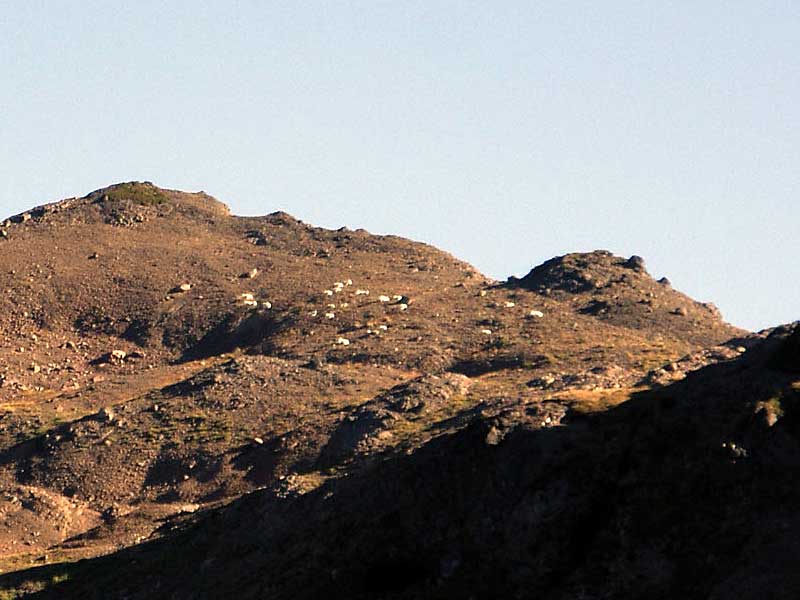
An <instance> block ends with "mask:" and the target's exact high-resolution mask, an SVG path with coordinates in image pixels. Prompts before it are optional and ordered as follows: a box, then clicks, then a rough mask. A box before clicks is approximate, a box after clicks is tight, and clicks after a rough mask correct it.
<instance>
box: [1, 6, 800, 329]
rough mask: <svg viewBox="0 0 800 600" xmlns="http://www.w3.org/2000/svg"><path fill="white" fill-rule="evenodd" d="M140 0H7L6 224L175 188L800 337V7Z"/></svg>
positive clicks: (253, 210)
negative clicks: (692, 307) (665, 286)
mask: <svg viewBox="0 0 800 600" xmlns="http://www.w3.org/2000/svg"><path fill="white" fill-rule="evenodd" d="M127 4H128V5H129V6H122V3H112V2H97V1H82V2H62V1H56V0H52V1H48V2H41V1H38V2H37V1H32V0H29V1H24V2H23V1H11V2H2V3H0V217H3V216H7V215H10V214H13V213H16V212H19V211H21V210H23V209H25V208H28V207H30V206H33V205H36V204H41V203H44V202H48V201H52V200H56V199H59V198H63V197H68V196H75V195H83V194H85V193H87V192H89V191H91V190H93V189H96V188H99V187H103V186H105V185H107V184H110V183H113V182H118V181H129V180H149V181H153V182H154V183H156V184H158V185H161V186H163V187H171V188H178V189H185V190H199V189H203V190H205V191H207V192H209V193H210V194H212V195H214V196H216V197H217V198H219V199H220V200H223V201H224V202H226V203H227V204H228V205H229V206H231V208H232V209H233V211H234V212H236V213H238V214H263V213H267V212H272V211H274V210H278V209H282V210H286V211H288V212H290V213H292V214H294V215H295V216H297V217H299V218H301V219H303V220H304V221H307V222H310V223H313V224H316V225H322V226H326V227H339V226H342V225H346V226H348V227H351V228H357V227H364V228H366V229H369V230H370V231H373V232H376V233H396V234H399V235H403V236H407V237H411V238H414V239H418V240H423V241H427V242H430V243H433V244H435V245H437V246H439V247H440V248H443V249H446V250H448V251H450V252H452V253H454V254H456V255H457V256H459V257H461V258H463V259H465V260H468V261H469V262H471V263H473V264H474V265H476V266H477V267H478V268H479V269H481V270H482V271H483V272H485V273H487V274H489V275H491V276H493V277H496V278H505V277H507V276H508V275H511V274H516V275H522V274H524V273H525V272H527V271H528V269H530V268H531V267H532V266H534V265H535V264H538V263H540V262H541V261H543V260H545V259H547V258H549V257H551V256H554V255H557V254H563V253H565V252H569V251H579V250H591V249H595V248H606V249H609V250H612V251H614V252H616V253H619V254H623V255H630V254H640V255H642V256H644V257H645V259H646V260H647V264H648V268H649V270H650V272H651V273H653V274H654V275H655V276H657V277H660V276H662V275H666V276H668V277H669V278H670V279H671V280H672V281H673V284H674V285H675V287H677V288H678V289H681V290H683V291H686V292H687V293H689V294H691V295H692V296H694V297H696V298H697V299H700V300H704V301H712V302H714V303H716V304H717V305H718V306H719V307H720V308H721V309H722V311H723V314H724V315H725V317H726V318H727V319H728V320H729V321H731V322H733V323H734V324H737V325H741V326H744V327H747V328H753V329H756V328H761V327H766V326H769V325H774V324H778V323H782V322H787V321H793V320H796V319H800V236H798V235H797V225H798V221H799V219H798V218H799V217H800V207H798V191H799V190H800V3H797V2H744V1H742V2H735V1H729V2H712V1H706V2H666V1H663V0H660V1H658V2H632V1H631V2H596V1H593V2H548V3H539V4H538V5H537V3H533V2H485V1H483V2H396V1H393V2H280V3H279V2H265V1H259V2H256V1H254V2H201V1H197V0H196V1H193V2H148V1H139V2H135V3H127Z"/></svg>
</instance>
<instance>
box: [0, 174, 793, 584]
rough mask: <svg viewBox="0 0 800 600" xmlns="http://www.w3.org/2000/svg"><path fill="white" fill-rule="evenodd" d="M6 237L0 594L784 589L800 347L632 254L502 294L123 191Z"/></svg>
mask: <svg viewBox="0 0 800 600" xmlns="http://www.w3.org/2000/svg"><path fill="white" fill-rule="evenodd" d="M26 215H27V216H26ZM2 232H3V233H0V250H1V251H2V252H0V284H2V286H3V289H5V290H6V294H5V295H3V296H2V297H0V332H1V334H2V344H1V345H0V359H1V360H0V365H2V366H0V411H1V412H0V420H1V421H2V423H3V427H2V428H1V429H0V485H2V487H3V491H4V495H3V496H2V497H0V514H2V515H3V516H2V520H0V568H2V570H3V572H5V573H6V574H5V575H2V576H0V590H3V592H4V593H5V594H6V595H8V596H9V597H16V596H19V595H26V594H27V595H32V597H42V598H45V597H47V598H50V597H53V598H56V597H57V598H79V597H83V598H86V597H88V598H151V597H154V595H155V596H157V597H163V598H206V597H207V598H216V597H233V596H236V597H242V598H263V597H276V598H319V597H333V598H365V599H366V598H469V597H472V598H497V597H510V598H529V597H541V598H549V599H568V598H598V599H599V598H641V597H653V598H675V597H686V598H720V599H721V598H730V597H737V598H756V597H757V595H758V597H759V598H760V597H763V596H765V595H766V596H768V597H775V598H783V597H786V598H791V597H796V596H797V595H798V592H799V591H800V580H799V579H798V575H797V570H796V569H795V568H794V560H793V556H795V554H796V552H797V550H798V548H797V547H796V546H797V542H796V539H797V535H796V532H797V531H798V525H800V523H798V522H797V518H796V517H795V516H793V514H794V512H795V511H794V510H793V508H794V506H795V505H796V503H797V501H798V500H799V499H800V498H798V495H800V487H798V484H797V483H796V482H797V481H800V478H798V473H797V472H796V471H797V470H798V465H800V446H799V445H798V442H800V439H799V438H798V432H799V431H800V426H798V423H797V415H796V414H795V413H796V410H795V408H796V404H797V400H798V394H799V393H800V351H798V348H800V345H798V339H800V338H798V335H800V331H798V330H795V329H794V328H793V327H792V326H786V327H779V328H777V329H775V330H771V331H765V332H761V333H759V334H749V333H747V332H744V331H741V330H738V329H736V328H733V327H731V326H730V325H728V324H726V323H724V321H722V319H721V317H720V315H719V313H718V311H716V309H715V308H714V307H713V306H712V305H708V304H702V303H698V302H695V301H694V300H692V299H690V298H688V297H687V296H685V295H683V294H681V293H679V292H677V291H675V290H673V289H672V288H671V286H670V285H669V282H668V281H666V280H665V279H661V280H659V281H656V280H654V279H653V278H652V277H651V276H650V275H649V274H648V273H647V271H646V269H645V266H644V261H643V260H642V259H641V258H639V257H635V256H634V257H630V258H620V257H615V256H613V255H611V254H610V253H608V252H605V251H596V252H592V253H585V254H570V255H566V256H563V257H558V258H554V259H552V260H550V261H548V262H546V263H544V264H543V265H540V266H539V267H536V268H534V269H533V270H532V271H531V272H530V273H529V274H528V275H527V276H526V277H524V278H521V279H514V278H512V279H510V280H509V281H507V282H505V283H501V284H497V283H496V282H493V281H491V280H489V279H487V278H486V277H484V276H483V275H481V274H480V273H479V272H477V271H476V270H475V269H474V268H473V267H471V266H470V265H468V264H466V263H464V262H461V261H459V260H457V259H455V258H454V257H452V256H450V255H448V254H446V253H444V252H441V251H439V250H437V249H435V248H432V247H430V246H427V245H425V244H420V243H416V242H412V241H409V240H405V239H402V238H397V237H394V236H375V235H371V234H369V233H368V232H366V231H363V230H357V231H351V230H347V229H341V230H337V231H329V230H324V229H320V228H315V227H312V226H309V225H306V224H304V223H302V222H301V221H298V220H297V219H295V218H293V217H291V216H290V215H287V214H286V213H282V212H276V213H272V214H270V215H268V216H266V217H247V218H245V217H236V216H233V215H231V214H230V212H229V211H228V210H227V208H226V207H225V206H224V205H222V204H221V203H219V202H218V201H216V200H214V199H213V198H211V197H209V196H207V195H205V194H202V193H199V194H187V193H183V192H175V191H169V190H162V189H160V188H158V187H156V186H153V185H152V184H141V183H128V184H120V185H117V186H112V187H110V188H106V189H104V190H98V191H96V192H93V193H91V194H89V195H88V196H86V197H84V198H76V199H69V200H66V201H62V202H59V203H54V204H49V205H46V206H44V207H42V208H38V209H34V210H32V211H30V212H28V213H24V214H23V215H18V216H17V217H14V218H12V219H10V220H9V222H6V223H3V224H2Z"/></svg>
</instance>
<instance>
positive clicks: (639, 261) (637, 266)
mask: <svg viewBox="0 0 800 600" xmlns="http://www.w3.org/2000/svg"><path fill="white" fill-rule="evenodd" d="M623 266H624V267H625V268H627V269H633V270H634V271H638V272H640V273H641V272H642V271H644V270H645V268H644V259H643V258H642V257H641V256H637V255H635V254H634V255H633V256H631V257H630V258H629V259H628V260H627V261H625V264H624V265H623Z"/></svg>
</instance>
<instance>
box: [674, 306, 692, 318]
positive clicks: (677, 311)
mask: <svg viewBox="0 0 800 600" xmlns="http://www.w3.org/2000/svg"><path fill="white" fill-rule="evenodd" d="M672 314H673V315H677V316H679V317H685V316H686V315H688V314H689V311H688V310H686V308H685V307H683V306H679V307H678V308H676V309H675V310H673V311H672Z"/></svg>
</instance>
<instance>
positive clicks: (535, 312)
mask: <svg viewBox="0 0 800 600" xmlns="http://www.w3.org/2000/svg"><path fill="white" fill-rule="evenodd" d="M528 316H529V317H534V318H536V319H541V318H542V317H543V316H544V313H543V312H542V311H540V310H532V311H531V312H529V313H528Z"/></svg>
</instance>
